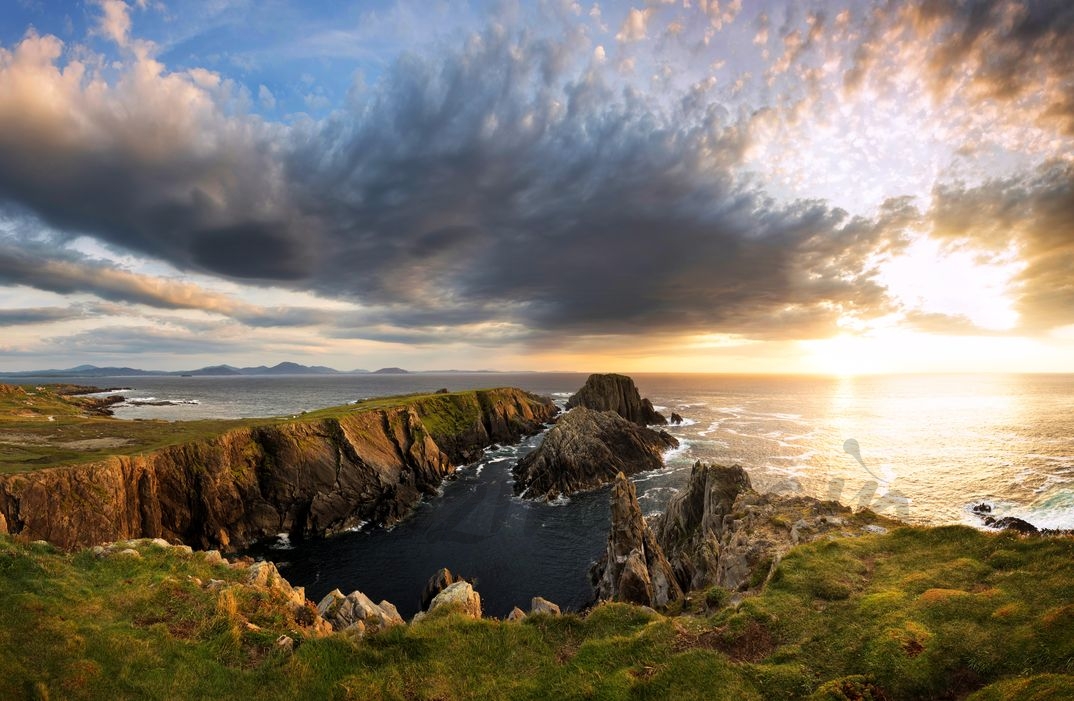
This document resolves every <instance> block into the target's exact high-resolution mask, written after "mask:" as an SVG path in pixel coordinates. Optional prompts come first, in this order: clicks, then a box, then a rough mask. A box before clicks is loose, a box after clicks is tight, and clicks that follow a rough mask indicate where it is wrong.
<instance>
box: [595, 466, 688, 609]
mask: <svg viewBox="0 0 1074 701" xmlns="http://www.w3.org/2000/svg"><path fill="white" fill-rule="evenodd" d="M611 499H612V525H611V530H610V531H609V533H608V550H607V552H606V553H605V555H604V559H603V560H602V561H601V562H600V563H598V564H597V566H596V568H595V569H594V572H593V574H594V577H593V579H594V583H595V584H596V586H597V596H598V598H600V599H602V600H612V601H623V602H627V603H632V604H638V605H641V606H651V607H654V608H656V607H662V606H666V605H667V604H669V603H670V602H672V601H675V600H676V599H679V598H681V597H682V595H683V592H682V588H681V587H680V586H679V583H678V581H677V580H676V579H675V575H674V573H673V572H672V570H671V565H670V564H669V563H668V561H667V558H666V557H664V551H663V550H662V549H661V548H660V545H659V544H657V542H656V538H655V537H654V536H653V533H652V531H651V530H649V526H648V525H647V524H646V523H645V518H644V517H643V516H642V513H641V506H639V505H638V496H637V492H636V491H635V489H634V483H633V482H631V481H630V480H629V479H627V476H626V475H624V474H623V473H622V472H620V473H619V474H618V475H616V477H615V486H614V487H612V497H611Z"/></svg>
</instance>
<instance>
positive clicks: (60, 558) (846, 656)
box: [0, 527, 1074, 701]
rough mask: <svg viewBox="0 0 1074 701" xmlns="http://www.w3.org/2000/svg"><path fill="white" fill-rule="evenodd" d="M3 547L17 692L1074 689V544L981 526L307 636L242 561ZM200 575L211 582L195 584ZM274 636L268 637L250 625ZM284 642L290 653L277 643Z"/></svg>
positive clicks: (1003, 693) (321, 695)
mask: <svg viewBox="0 0 1074 701" xmlns="http://www.w3.org/2000/svg"><path fill="white" fill-rule="evenodd" d="M139 550H140V551H141V553H142V557H141V559H129V558H121V557H107V558H99V557H96V556H94V555H93V554H92V553H90V552H83V553H77V554H65V553H61V552H59V551H55V550H53V549H51V548H49V547H48V546H44V545H34V544H27V543H21V542H17V541H14V540H12V539H10V538H6V537H4V538H0V655H2V658H3V659H4V661H5V674H4V675H2V676H0V698H22V697H31V698H32V697H34V696H35V695H36V696H37V697H48V698H72V699H78V698H118V699H121V698H243V697H255V698H270V699H271V698H281V699H283V698H309V699H455V698H488V699H508V698H510V699H515V698H519V699H528V698H529V699H544V698H556V699H575V698H596V699H619V698H632V699H650V698H652V699H663V698H676V699H679V698H682V699H693V698H696V699H702V698H704V699H772V698H781V699H833V700H838V699H887V700H888V701H892V700H895V699H920V698H971V699H976V700H978V701H990V700H999V699H1026V698H1028V699H1033V698H1040V699H1045V698H1067V697H1070V696H1071V694H1072V693H1074V604H1072V603H1070V602H1072V601H1074V541H1072V540H1071V539H1069V538H1056V539H1025V538H1021V537H1019V536H1016V535H1010V534H1005V533H1000V534H986V533H980V532H977V531H974V530H972V529H969V528H963V527H943V528H931V529H927V528H902V529H899V530H896V531H893V532H892V533H889V534H886V535H876V536H865V537H861V538H852V539H840V540H833V541H824V542H818V543H814V544H810V545H806V546H801V547H798V548H795V549H794V550H792V551H791V552H790V553H788V554H787V555H786V556H785V557H784V558H783V559H782V561H781V563H780V564H779V566H778V568H777V570H776V572H775V574H774V576H773V578H772V580H771V581H770V582H769V584H768V585H767V588H766V589H765V590H764V591H763V592H762V593H760V594H759V595H757V596H752V597H749V598H747V599H745V600H743V601H742V602H740V603H738V604H737V605H736V604H728V605H724V603H725V599H726V597H725V596H723V595H722V594H721V593H720V592H712V591H710V592H694V593H693V595H692V596H693V597H694V598H696V599H698V601H704V600H706V599H713V601H712V602H711V603H712V604H714V605H713V606H698V607H694V608H690V607H687V608H690V610H693V611H694V613H692V614H682V615H677V616H664V615H661V614H658V613H654V612H651V611H649V610H646V609H641V608H637V607H633V606H628V605H623V604H605V605H602V606H599V607H597V608H596V609H594V610H593V611H591V612H590V613H588V615H585V616H580V615H576V614H568V615H563V616H554V617H553V616H533V617H530V618H528V619H526V620H525V621H524V622H523V623H521V624H518V623H505V622H500V621H494V620H481V621H472V620H467V619H464V618H461V617H459V616H458V615H455V614H444V615H441V614H434V615H432V616H429V617H428V618H427V619H426V620H424V621H422V622H421V623H419V624H416V625H411V626H407V627H405V628H396V629H390V630H388V631H384V632H381V633H378V634H375V635H371V636H369V637H367V638H365V639H355V638H353V637H350V636H347V635H343V634H335V635H332V636H329V637H324V638H316V637H312V636H310V635H308V634H306V633H304V632H303V630H302V629H301V628H300V627H296V626H297V624H296V623H295V622H294V620H293V618H290V617H289V614H288V613H287V612H286V609H285V608H284V607H282V606H281V605H280V602H278V601H275V600H274V599H272V597H271V596H266V595H264V593H257V592H251V591H249V590H247V589H244V588H243V587H235V586H227V587H224V589H223V591H224V592H225V594H221V593H220V591H215V592H214V591H210V590H209V589H208V588H206V587H205V586H204V585H203V584H200V585H199V583H198V580H200V581H201V582H207V581H208V580H209V579H210V578H215V579H221V580H224V581H225V582H227V583H228V584H229V585H230V584H232V583H234V582H238V581H240V580H242V579H243V576H244V575H243V571H242V570H241V569H233V568H230V567H228V566H226V565H219V564H218V565H212V564H209V563H208V562H207V561H206V560H205V559H204V558H203V557H201V555H200V554H198V553H195V554H192V555H191V554H185V553H183V552H181V551H178V550H175V549H170V550H164V549H157V548H154V547H152V546H141V547H139ZM192 578H197V580H195V579H192ZM247 622H251V623H254V624H256V626H257V627H258V628H259V629H257V630H255V629H251V628H250V627H249V626H247V625H246V623H247ZM282 633H287V634H289V635H291V636H292V637H293V638H295V640H296V642H297V643H298V644H297V646H296V648H295V650H294V652H293V653H284V652H282V651H278V650H276V649H275V646H274V644H273V641H274V640H275V638H276V636H277V635H279V634H282Z"/></svg>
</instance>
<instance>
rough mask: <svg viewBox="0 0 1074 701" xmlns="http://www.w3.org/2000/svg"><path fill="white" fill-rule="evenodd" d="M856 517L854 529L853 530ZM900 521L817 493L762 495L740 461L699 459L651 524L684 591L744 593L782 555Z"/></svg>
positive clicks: (762, 576) (765, 573) (756, 582)
mask: <svg viewBox="0 0 1074 701" xmlns="http://www.w3.org/2000/svg"><path fill="white" fill-rule="evenodd" d="M851 519H854V521H855V524H856V526H857V527H856V528H854V529H851V530H848V525H847V524H848V523H850V522H851ZM893 525H897V522H895V521H893V520H891V519H888V518H884V517H882V516H877V515H876V514H872V513H871V512H861V513H859V514H854V512H853V510H852V509H850V507H847V506H843V505H842V504H839V503H838V502H834V501H821V500H819V499H814V498H812V497H802V496H795V497H787V496H779V495H774V494H758V493H757V492H755V491H754V490H753V488H752V485H751V484H750V480H749V477H748V476H747V475H746V472H745V471H744V470H743V469H742V468H741V467H739V466H738V465H734V466H731V467H723V466H718V465H707V464H705V463H702V462H700V461H699V462H697V463H695V464H694V468H693V470H692V471H691V473H690V481H689V483H688V484H687V486H686V488H685V489H683V490H682V491H681V492H679V493H678V494H676V495H675V496H674V497H672V498H671V501H670V502H669V503H668V507H667V510H666V511H665V512H664V513H663V514H662V515H660V516H658V517H657V518H655V519H654V521H653V529H654V531H655V533H656V537H657V541H658V542H659V543H660V545H661V547H662V548H663V550H664V552H665V554H666V555H667V558H668V561H669V562H670V563H671V567H672V569H673V571H674V572H675V577H676V579H677V580H678V583H679V585H680V586H681V587H682V588H683V589H684V590H694V589H703V588H707V587H710V586H712V585H719V586H721V587H724V588H726V589H729V590H731V591H740V590H743V589H747V588H749V587H750V586H756V585H759V584H761V583H762V582H764V581H765V580H767V578H768V577H769V575H770V573H771V572H772V570H773V568H774V567H775V566H776V564H777V563H778V562H779V560H780V558H781V557H782V555H783V553H785V552H786V551H787V550H789V549H790V548H791V547H793V546H794V545H796V544H798V543H799V542H809V541H812V540H816V539H817V538H821V537H826V536H827V535H828V534H832V533H835V534H838V535H840V536H844V535H845V536H853V535H861V534H862V533H867V532H870V531H872V532H877V531H876V528H885V527H890V526H893Z"/></svg>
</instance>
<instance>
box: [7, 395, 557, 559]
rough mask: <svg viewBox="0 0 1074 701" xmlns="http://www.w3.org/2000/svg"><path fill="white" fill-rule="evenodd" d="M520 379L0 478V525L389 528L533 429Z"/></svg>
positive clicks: (196, 535) (48, 531)
mask: <svg viewBox="0 0 1074 701" xmlns="http://www.w3.org/2000/svg"><path fill="white" fill-rule="evenodd" d="M555 411H556V409H555V407H554V406H553V405H552V403H551V402H550V401H549V400H546V399H542V398H539V397H536V396H534V395H531V394H529V393H526V392H523V391H522V390H518V389H493V390H481V391H474V392H459V393H454V394H439V395H426V396H420V397H408V398H402V399H396V400H378V402H376V403H374V406H367V407H360V408H356V409H352V410H347V409H346V408H341V409H334V410H328V411H324V412H316V413H314V414H311V415H309V416H307V417H304V418H303V419H300V420H297V421H291V422H286V423H266V424H264V425H254V426H245V427H239V428H234V429H231V430H227V431H226V432H224V433H222V434H220V435H218V436H215V437H209V438H203V439H199V440H195V441H191V442H188V443H183V444H180V445H174V446H169V447H164V448H161V449H158V450H154V451H150V452H146V453H143V454H138V455H129V456H114V457H110V458H107V459H104V460H100V461H97V462H94V463H90V464H85V465H75V466H70V467H61V468H51V469H45V470H39V471H36V472H25V473H20V474H14V475H0V529H2V530H6V531H7V532H10V533H11V534H17V535H22V536H24V537H26V538H29V539H31V540H35V539H41V540H47V541H49V542H51V543H54V544H56V545H58V546H60V547H62V548H68V549H69V548H74V547H78V546H85V545H91V544H94V543H101V542H109V541H115V540H120V539H128V538H140V537H150V538H153V537H163V538H166V539H168V540H176V541H181V542H183V543H187V544H190V545H192V546H195V547H199V548H225V549H228V548H241V547H243V546H245V545H247V544H249V543H250V542H251V541H253V540H255V539H257V538H260V537H263V536H265V535H269V534H274V533H281V532H286V533H290V534H292V535H301V536H319V535H324V534H327V533H331V532H334V531H339V530H342V529H346V528H349V527H354V526H358V525H360V524H363V523H367V522H372V523H382V524H390V523H392V522H395V521H397V520H399V519H400V518H402V517H403V516H404V515H405V514H406V513H407V512H408V511H409V510H410V508H411V507H412V506H413V505H414V504H415V503H416V502H417V501H418V500H420V499H421V497H422V496H423V495H426V494H431V493H433V492H435V490H436V489H437V487H438V486H439V485H440V483H441V481H442V480H443V479H444V478H445V477H446V476H448V475H449V474H451V473H452V472H453V471H454V469H455V465H458V464H462V463H466V462H470V461H472V460H474V459H476V458H477V457H478V456H479V455H480V454H481V451H482V450H483V449H484V448H485V447H487V446H489V445H492V444H493V443H505V442H514V441H517V440H519V439H520V438H521V437H522V436H523V435H525V434H530V433H534V432H536V431H538V430H539V429H540V428H541V426H542V424H544V423H545V422H547V421H549V420H550V419H551V418H552V417H553V415H554V414H555Z"/></svg>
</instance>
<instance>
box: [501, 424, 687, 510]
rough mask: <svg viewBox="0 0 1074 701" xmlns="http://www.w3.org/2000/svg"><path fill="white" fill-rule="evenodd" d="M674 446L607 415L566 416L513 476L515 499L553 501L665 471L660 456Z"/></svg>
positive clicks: (666, 439) (665, 437) (668, 439)
mask: <svg viewBox="0 0 1074 701" xmlns="http://www.w3.org/2000/svg"><path fill="white" fill-rule="evenodd" d="M678 444H679V442H678V441H677V440H676V439H675V438H674V437H672V436H671V435H669V434H668V433H667V432H665V431H659V432H658V431H654V430H652V429H650V428H645V427H644V426H638V425H637V424H633V423H631V422H629V421H627V420H626V419H624V418H622V417H621V416H619V415H618V414H616V413H615V412H611V411H593V410H591V409H586V408H585V407H578V408H577V409H572V410H571V411H569V412H567V414H566V415H564V416H563V417H562V418H561V419H560V420H559V421H557V422H556V425H555V426H553V427H552V429H551V430H550V431H549V432H548V434H547V435H545V437H544V440H543V441H542V442H541V445H540V446H539V447H538V448H537V449H536V450H534V451H533V452H531V453H529V454H528V455H526V456H525V457H524V458H522V459H521V460H520V461H519V462H518V464H517V465H516V466H515V468H514V470H513V474H514V477H515V487H514V489H515V493H516V494H521V495H523V496H525V497H527V498H531V499H539V498H545V499H554V498H556V497H558V496H560V495H561V494H573V493H575V492H580V491H584V490H587V489H595V488H597V487H600V486H602V485H605V484H608V483H609V482H611V481H612V480H614V479H615V476H616V475H617V474H618V473H620V472H622V473H624V474H627V475H633V474H636V473H638V472H643V471H645V470H656V469H659V468H661V467H663V466H664V457H663V451H665V450H667V449H668V448H674V447H676V446H678Z"/></svg>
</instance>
